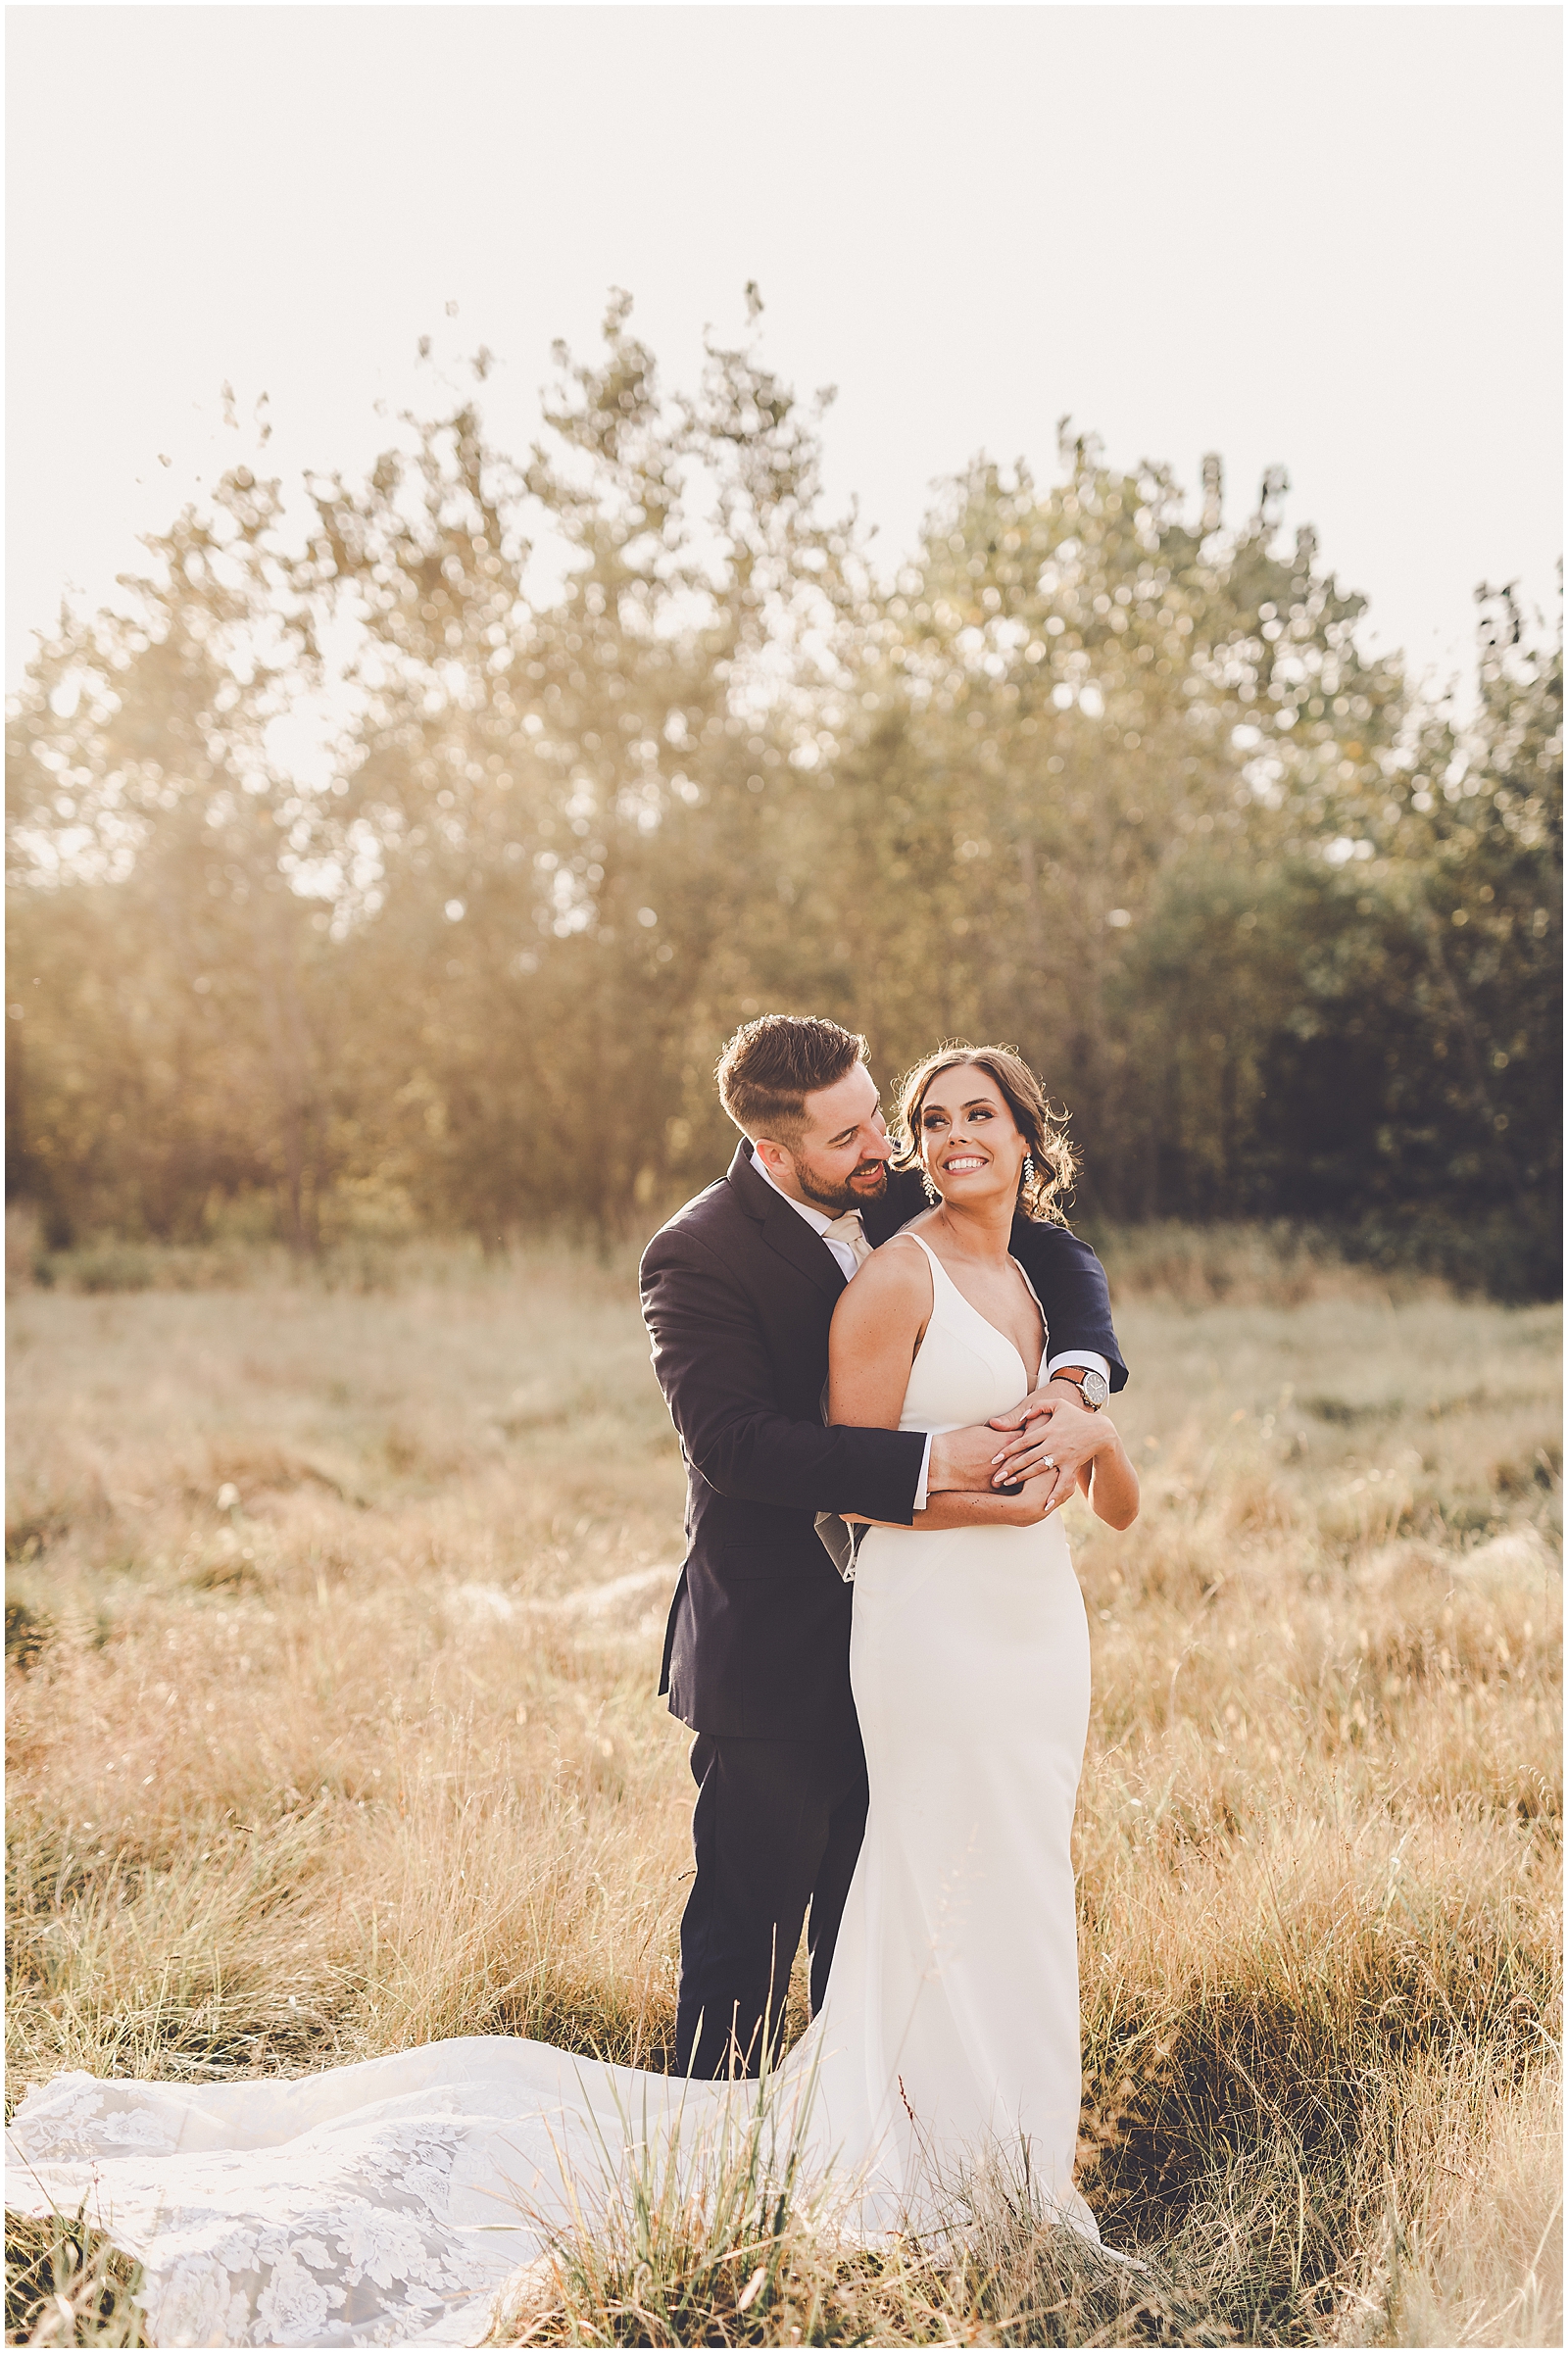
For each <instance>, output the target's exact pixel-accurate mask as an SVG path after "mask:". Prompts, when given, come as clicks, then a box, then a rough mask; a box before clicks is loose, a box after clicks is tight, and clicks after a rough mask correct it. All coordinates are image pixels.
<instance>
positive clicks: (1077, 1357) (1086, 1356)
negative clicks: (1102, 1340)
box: [915, 1348, 1110, 1510]
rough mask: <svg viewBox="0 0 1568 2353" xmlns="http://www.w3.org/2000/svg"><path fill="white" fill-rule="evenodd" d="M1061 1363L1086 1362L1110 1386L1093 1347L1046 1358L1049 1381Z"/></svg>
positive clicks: (1107, 1372)
mask: <svg viewBox="0 0 1568 2353" xmlns="http://www.w3.org/2000/svg"><path fill="white" fill-rule="evenodd" d="M1063 1364H1086V1365H1088V1367H1089V1369H1090V1371H1091V1372H1094V1373H1098V1374H1099V1375H1100V1378H1101V1379H1102V1381H1103V1382H1104V1384H1105V1386H1106V1387H1107V1389H1108V1388H1109V1386H1110V1366H1109V1364H1108V1363H1107V1362H1106V1360H1105V1358H1104V1357H1103V1356H1097V1355H1096V1354H1095V1351H1094V1349H1093V1348H1063V1349H1062V1351H1061V1354H1060V1355H1059V1356H1053V1357H1051V1358H1049V1359H1048V1361H1047V1364H1046V1379H1047V1380H1048V1381H1049V1380H1050V1379H1051V1376H1052V1374H1053V1373H1054V1372H1055V1371H1057V1370H1058V1369H1059V1367H1060V1366H1062V1365H1063ZM915 1509H916V1510H918V1509H919V1505H918V1504H916V1506H915Z"/></svg>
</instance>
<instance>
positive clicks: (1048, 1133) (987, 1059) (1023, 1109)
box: [893, 1039, 1078, 1226]
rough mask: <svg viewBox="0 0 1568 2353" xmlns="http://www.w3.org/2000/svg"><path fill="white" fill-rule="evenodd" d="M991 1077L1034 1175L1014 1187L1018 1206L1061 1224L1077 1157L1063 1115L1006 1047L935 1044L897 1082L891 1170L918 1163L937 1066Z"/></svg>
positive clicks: (1019, 1057)
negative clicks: (968, 1068) (967, 1068)
mask: <svg viewBox="0 0 1568 2353" xmlns="http://www.w3.org/2000/svg"><path fill="white" fill-rule="evenodd" d="M971 1062H972V1063H973V1064H974V1066H975V1068H976V1069H977V1070H983V1071H985V1072H986V1074H987V1076H988V1077H990V1078H993V1079H995V1080H996V1083H997V1086H998V1088H999V1090H1000V1092H1001V1094H1002V1098H1003V1101H1004V1102H1005V1103H1006V1104H1007V1107H1008V1109H1009V1110H1010V1111H1011V1113H1012V1116H1013V1121H1014V1124H1015V1125H1016V1127H1017V1130H1018V1133H1019V1135H1020V1136H1021V1137H1022V1138H1023V1140H1024V1147H1025V1149H1026V1151H1027V1152H1028V1153H1029V1156H1030V1158H1031V1159H1032V1160H1033V1162H1034V1164H1035V1167H1034V1175H1033V1176H1032V1177H1028V1178H1026V1179H1025V1180H1024V1182H1023V1183H1022V1184H1021V1185H1020V1186H1019V1188H1018V1206H1019V1208H1020V1209H1021V1210H1022V1211H1023V1213H1024V1215H1025V1216H1026V1217H1033V1218H1038V1219H1039V1220H1040V1221H1041V1222H1042V1223H1043V1224H1047V1225H1056V1226H1064V1225H1065V1224H1066V1222H1067V1219H1066V1216H1065V1213H1064V1211H1063V1208H1062V1202H1063V1201H1064V1199H1065V1198H1066V1197H1067V1195H1069V1194H1070V1193H1071V1191H1072V1186H1073V1179H1074V1177H1076V1175H1077V1174H1078V1155H1077V1153H1076V1152H1074V1151H1073V1148H1072V1146H1071V1145H1070V1144H1069V1143H1068V1141H1067V1126H1066V1113H1065V1112H1060V1113H1057V1112H1054V1111H1053V1110H1052V1107H1051V1105H1050V1103H1048V1102H1047V1101H1046V1097H1045V1091H1044V1089H1043V1088H1042V1086H1041V1084H1040V1081H1039V1080H1038V1079H1037V1078H1036V1076H1035V1074H1034V1072H1033V1071H1032V1070H1031V1069H1030V1067H1029V1065H1028V1063H1027V1062H1026V1061H1025V1060H1024V1059H1023V1057H1022V1055H1021V1054H1015V1053H1014V1051H1013V1049H1012V1048H1011V1047H1010V1046H966V1045H965V1044H964V1043H963V1041H962V1040H961V1039H957V1040H955V1041H953V1042H951V1043H950V1044H948V1045H946V1046H939V1047H938V1048H937V1051H936V1053H935V1054H927V1055H926V1057H925V1060H924V1061H923V1062H916V1064H915V1066H914V1068H913V1069H912V1070H911V1071H910V1072H909V1073H908V1075H907V1077H906V1078H904V1079H902V1080H901V1081H900V1084H899V1124H898V1150H897V1152H895V1153H894V1155H893V1165H894V1167H895V1168H918V1167H919V1166H920V1148H919V1125H918V1122H919V1118H920V1105H921V1104H922V1103H924V1101H925V1096H926V1089H927V1088H928V1087H929V1086H930V1084H931V1081H932V1080H933V1079H934V1078H935V1077H936V1075H937V1073H938V1071H939V1070H957V1069H960V1068H961V1067H963V1066H964V1065H965V1064H966V1063H971Z"/></svg>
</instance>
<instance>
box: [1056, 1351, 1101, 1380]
mask: <svg viewBox="0 0 1568 2353" xmlns="http://www.w3.org/2000/svg"><path fill="white" fill-rule="evenodd" d="M1063 1364H1087V1365H1088V1367H1089V1369H1090V1371H1091V1372H1092V1373H1098V1374H1099V1375H1100V1378H1101V1379H1102V1381H1103V1382H1104V1383H1105V1385H1106V1387H1107V1388H1108V1387H1109V1386H1110V1366H1109V1364H1108V1363H1107V1362H1106V1361H1105V1358H1104V1357H1103V1356H1097V1355H1096V1354H1095V1351H1094V1349H1093V1348H1063V1349H1062V1351H1061V1354H1060V1355H1059V1356H1053V1357H1051V1358H1050V1359H1049V1360H1048V1362H1047V1365H1046V1379H1047V1380H1048V1381H1049V1380H1050V1378H1051V1376H1052V1374H1053V1373H1054V1372H1055V1371H1056V1370H1057V1368H1058V1367H1059V1366H1061V1365H1063Z"/></svg>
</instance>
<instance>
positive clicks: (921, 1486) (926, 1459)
mask: <svg viewBox="0 0 1568 2353" xmlns="http://www.w3.org/2000/svg"><path fill="white" fill-rule="evenodd" d="M932 1435H933V1434H932V1433H930V1432H928V1433H927V1435H926V1442H925V1452H924V1453H923V1454H922V1455H921V1457H920V1478H919V1482H918V1484H917V1486H916V1488H915V1491H914V1508H915V1510H916V1511H924V1509H925V1507H926V1504H927V1503H928V1502H929V1500H930V1496H929V1494H928V1492H927V1491H928V1490H929V1488H930V1485H931V1438H932Z"/></svg>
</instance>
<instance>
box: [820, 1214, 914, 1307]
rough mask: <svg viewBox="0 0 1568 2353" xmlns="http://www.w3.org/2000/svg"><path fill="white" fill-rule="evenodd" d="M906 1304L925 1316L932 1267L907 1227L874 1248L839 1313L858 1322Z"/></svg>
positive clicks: (849, 1288)
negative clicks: (879, 1246) (876, 1248)
mask: <svg viewBox="0 0 1568 2353" xmlns="http://www.w3.org/2000/svg"><path fill="white" fill-rule="evenodd" d="M905 1307H907V1308H908V1309H909V1310H910V1311H912V1312H913V1313H914V1314H915V1315H916V1316H917V1317H920V1318H924V1317H925V1316H926V1315H927V1314H929V1312H930V1308H931V1268H930V1266H929V1264H928V1262H927V1259H926V1254H925V1252H924V1250H921V1249H920V1247H919V1245H918V1244H917V1243H916V1242H915V1241H914V1240H913V1239H912V1237H911V1236H910V1234H909V1232H908V1230H907V1228H906V1229H905V1230H904V1231H902V1232H900V1233H897V1234H894V1235H893V1236H891V1238H890V1239H889V1240H888V1241H886V1242H884V1243H883V1244H882V1246H881V1248H880V1250H873V1251H872V1252H871V1255H870V1257H869V1258H867V1260H866V1261H865V1264H864V1265H863V1266H862V1267H861V1268H860V1271H859V1273H858V1275H857V1276H856V1278H855V1280H854V1282H853V1283H851V1284H850V1285H849V1287H848V1289H847V1290H846V1291H845V1292H844V1294H843V1297H842V1298H841V1299H840V1300H839V1304H838V1313H839V1314H840V1315H847V1316H850V1317H851V1318H852V1319H853V1320H854V1321H857V1322H858V1321H859V1320H861V1319H862V1318H866V1317H869V1316H870V1315H871V1314H872V1313H874V1314H875V1315H876V1316H878V1317H886V1316H887V1315H889V1314H890V1313H893V1314H897V1313H898V1312H899V1310H900V1309H901V1308H905Z"/></svg>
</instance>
